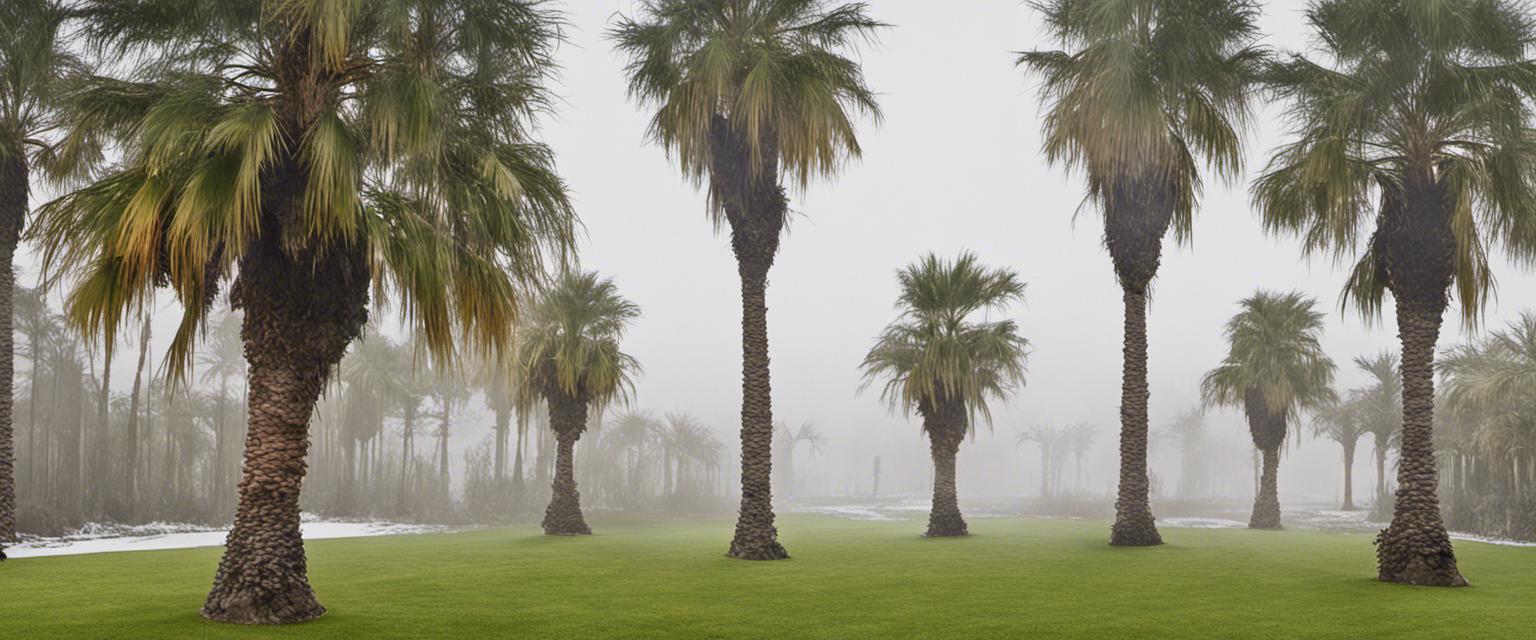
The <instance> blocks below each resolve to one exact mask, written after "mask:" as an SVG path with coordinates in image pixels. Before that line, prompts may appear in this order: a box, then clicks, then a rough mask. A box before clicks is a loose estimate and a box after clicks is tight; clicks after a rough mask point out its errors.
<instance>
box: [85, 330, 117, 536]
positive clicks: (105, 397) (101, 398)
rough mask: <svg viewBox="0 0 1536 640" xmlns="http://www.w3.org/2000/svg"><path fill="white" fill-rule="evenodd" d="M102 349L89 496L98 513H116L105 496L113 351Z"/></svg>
mask: <svg viewBox="0 0 1536 640" xmlns="http://www.w3.org/2000/svg"><path fill="white" fill-rule="evenodd" d="M102 348H103V350H104V351H103V356H102V360H103V363H102V367H101V378H100V379H101V391H100V392H99V393H97V396H96V437H95V440H96V442H95V446H93V447H92V448H91V474H92V476H93V477H94V479H95V482H92V483H91V495H92V499H93V500H94V501H95V503H96V505H95V508H96V510H97V511H98V512H100V511H116V509H115V508H112V507H113V506H115V505H110V504H109V503H110V502H111V501H112V500H111V498H110V497H109V496H108V495H107V492H108V491H109V488H110V487H111V485H110V484H109V483H108V481H107V479H108V478H109V477H110V475H111V474H110V473H108V469H110V468H111V466H110V462H111V460H110V458H108V456H107V450H108V449H109V448H111V446H112V424H111V419H110V418H111V415H112V414H111V412H110V411H109V410H108V408H109V403H110V401H111V396H112V352H113V350H114V349H113V347H112V346H111V345H105V344H104V345H103V347H102Z"/></svg>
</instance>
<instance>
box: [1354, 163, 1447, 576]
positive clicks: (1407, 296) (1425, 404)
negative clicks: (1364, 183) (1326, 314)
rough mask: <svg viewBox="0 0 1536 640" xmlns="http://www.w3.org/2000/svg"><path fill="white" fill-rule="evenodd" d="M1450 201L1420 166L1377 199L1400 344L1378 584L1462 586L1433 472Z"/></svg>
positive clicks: (1384, 271)
mask: <svg viewBox="0 0 1536 640" xmlns="http://www.w3.org/2000/svg"><path fill="white" fill-rule="evenodd" d="M1452 204H1453V203H1452V201H1451V198H1450V197H1448V195H1447V192H1446V190H1445V187H1444V185H1443V184H1440V183H1437V182H1436V177H1435V173H1434V171H1433V170H1432V169H1431V168H1430V167H1429V166H1428V164H1427V163H1426V164H1425V165H1424V166H1421V167H1418V168H1417V169H1414V170H1410V171H1408V172H1407V173H1406V174H1405V175H1404V176H1403V181H1402V184H1401V186H1399V187H1397V188H1394V189H1389V190H1388V191H1387V192H1386V193H1385V194H1384V197H1383V204H1382V207H1381V214H1380V225H1379V227H1378V229H1377V232H1376V233H1377V235H1376V237H1374V238H1373V243H1374V244H1375V246H1376V249H1377V251H1378V254H1379V255H1380V258H1379V260H1380V262H1379V263H1378V269H1379V270H1380V271H1381V273H1380V275H1383V276H1385V280H1386V283H1387V286H1388V287H1389V288H1390V289H1391V290H1392V296H1393V298H1394V299H1395V301H1396V303H1397V332H1398V339H1399V341H1401V343H1402V348H1403V357H1402V374H1403V427H1402V429H1403V430H1402V448H1401V450H1400V452H1399V455H1398V471H1397V499H1396V501H1395V502H1394V504H1393V511H1392V523H1391V524H1390V525H1388V527H1387V528H1386V530H1384V531H1382V532H1381V534H1380V535H1378V536H1377V537H1376V561H1377V569H1378V573H1377V576H1378V577H1379V578H1380V579H1382V580H1385V581H1389V582H1400V583H1405V584H1416V585H1432V586H1466V585H1467V580H1466V578H1463V577H1462V576H1461V573H1460V572H1459V571H1458V570H1457V568H1456V554H1455V551H1454V550H1453V549H1452V548H1451V540H1450V536H1449V535H1448V534H1447V533H1446V530H1445V523H1444V522H1443V521H1442V520H1441V515H1440V499H1439V491H1438V484H1439V475H1438V473H1437V472H1436V470H1435V451H1434V413H1435V380H1434V360H1435V343H1436V342H1438V341H1439V339H1440V324H1441V322H1442V318H1443V316H1444V314H1445V308H1446V306H1447V302H1448V296H1449V291H1450V286H1451V282H1452V274H1453V273H1454V264H1455V258H1454V256H1455V251H1456V249H1455V247H1456V239H1455V234H1454V233H1453V232H1452V229H1451V215H1450V214H1451V211H1452Z"/></svg>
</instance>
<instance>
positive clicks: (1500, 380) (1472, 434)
mask: <svg viewBox="0 0 1536 640" xmlns="http://www.w3.org/2000/svg"><path fill="white" fill-rule="evenodd" d="M1439 371H1440V372H1441V374H1442V375H1443V376H1444V379H1445V405H1446V408H1447V409H1449V410H1450V412H1451V413H1452V414H1453V415H1455V416H1456V417H1461V418H1462V419H1463V422H1464V423H1471V424H1464V425H1463V426H1464V427H1468V428H1465V429H1464V431H1465V432H1466V433H1465V434H1464V437H1465V439H1466V440H1468V442H1465V443H1464V444H1465V446H1464V449H1470V450H1475V451H1477V452H1479V453H1481V454H1482V455H1483V456H1485V457H1486V459H1488V460H1489V461H1497V462H1495V464H1499V465H1500V466H1503V465H1505V464H1507V465H1508V466H1509V474H1508V475H1509V476H1510V479H1511V480H1512V483H1511V484H1512V485H1513V487H1512V488H1513V491H1512V493H1514V495H1515V496H1517V497H1518V496H1520V495H1521V493H1522V490H1524V491H1529V483H1530V481H1529V480H1528V479H1527V478H1529V477H1531V475H1532V474H1531V470H1532V467H1533V466H1536V397H1533V394H1532V393H1531V390H1532V389H1536V312H1529V311H1528V312H1525V313H1522V314H1521V315H1520V318H1519V319H1517V320H1515V321H1513V322H1510V323H1509V325H1508V326H1507V327H1506V328H1504V329H1500V330H1496V331H1493V332H1491V333H1489V334H1488V335H1487V336H1486V337H1484V338H1482V339H1481V340H1477V341H1474V342H1472V343H1469V344H1466V345H1462V346H1459V347H1457V348H1455V349H1452V350H1450V351H1449V352H1448V353H1446V354H1445V355H1444V356H1443V358H1442V360H1441V362H1440V367H1439ZM1468 418H1470V419H1468ZM1522 485H1525V486H1522Z"/></svg>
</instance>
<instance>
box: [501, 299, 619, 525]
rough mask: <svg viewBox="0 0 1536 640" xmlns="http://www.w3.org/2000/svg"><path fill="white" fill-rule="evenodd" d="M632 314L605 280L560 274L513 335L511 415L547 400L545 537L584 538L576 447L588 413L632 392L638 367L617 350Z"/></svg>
mask: <svg viewBox="0 0 1536 640" xmlns="http://www.w3.org/2000/svg"><path fill="white" fill-rule="evenodd" d="M639 316H640V307H638V306H636V305H635V303H633V302H630V301H629V300H627V299H625V298H624V297H623V296H621V295H619V291H618V287H616V286H615V285H614V284H613V281H612V280H610V279H607V278H601V277H598V275H597V274H596V273H591V272H588V273H578V272H568V273H565V274H563V275H561V276H560V277H558V278H557V279H556V280H555V282H554V283H552V284H551V285H550V287H549V289H548V290H547V291H545V292H544V293H543V295H542V296H541V297H540V299H539V303H538V305H537V306H536V307H534V309H533V313H532V314H531V317H530V318H529V319H528V323H527V325H526V326H525V327H523V328H522V329H521V331H520V333H521V335H520V337H519V345H518V358H519V361H520V366H519V374H518V378H519V380H520V381H521V384H520V385H519V391H518V409H519V410H521V411H522V412H525V413H526V412H528V411H532V410H533V408H534V405H536V404H537V403H538V402H539V401H541V400H542V401H544V402H547V403H548V404H549V426H550V429H552V430H553V431H554V432H555V444H556V454H555V455H556V457H555V479H554V485H553V492H552V495H551V497H550V501H549V508H548V509H546V510H545V512H544V532H545V533H547V534H550V535H584V534H589V533H592V529H591V528H589V527H587V523H586V520H585V519H584V518H582V515H581V494H579V493H577V491H576V466H575V449H576V441H577V440H579V439H581V434H582V433H583V432H585V431H586V429H587V413H588V411H589V410H590V409H596V410H597V412H598V413H599V414H600V413H601V412H602V410H603V407H605V406H607V405H608V404H609V403H612V402H614V401H615V400H620V401H622V400H625V399H627V398H628V396H629V394H630V392H631V390H632V389H633V386H634V385H633V378H634V376H635V375H636V374H638V373H639V372H640V363H639V362H637V361H636V360H635V359H634V358H632V357H630V356H629V355H628V354H626V353H624V352H623V351H620V350H619V341H620V340H621V339H623V337H624V333H625V331H627V330H628V328H629V324H630V322H631V321H633V320H634V319H635V318H638V317H639Z"/></svg>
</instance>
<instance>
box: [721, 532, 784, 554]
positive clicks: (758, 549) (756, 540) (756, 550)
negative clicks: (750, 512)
mask: <svg viewBox="0 0 1536 640" xmlns="http://www.w3.org/2000/svg"><path fill="white" fill-rule="evenodd" d="M725 557H727V558H735V559H737V560H788V559H789V552H788V551H785V550H784V545H781V544H779V541H778V531H777V530H772V531H770V532H769V533H768V535H765V536H750V537H748V536H743V535H741V532H739V531H738V532H737V534H736V537H735V539H733V540H731V550H730V551H727V552H725Z"/></svg>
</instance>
